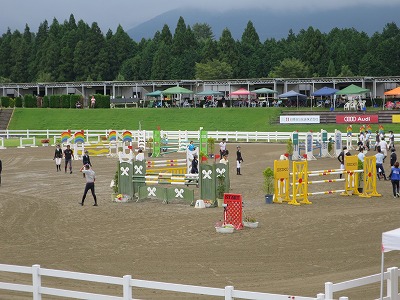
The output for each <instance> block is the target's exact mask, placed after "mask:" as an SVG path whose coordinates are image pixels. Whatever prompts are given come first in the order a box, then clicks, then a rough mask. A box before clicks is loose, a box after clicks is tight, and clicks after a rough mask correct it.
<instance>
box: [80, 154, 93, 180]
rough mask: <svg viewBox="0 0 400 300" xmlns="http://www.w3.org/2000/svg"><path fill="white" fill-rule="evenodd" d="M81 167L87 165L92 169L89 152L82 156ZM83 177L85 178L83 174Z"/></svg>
mask: <svg viewBox="0 0 400 300" xmlns="http://www.w3.org/2000/svg"><path fill="white" fill-rule="evenodd" d="M82 162H83V165H89V166H90V167H92V163H91V162H90V156H89V151H87V150H85V154H84V155H83V156H82ZM83 177H85V173H83Z"/></svg>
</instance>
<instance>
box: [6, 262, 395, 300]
mask: <svg viewBox="0 0 400 300" xmlns="http://www.w3.org/2000/svg"><path fill="white" fill-rule="evenodd" d="M2 272H3V273H4V272H8V273H17V274H29V275H31V276H32V285H27V284H18V283H10V282H0V290H9V291H17V292H24V293H30V294H32V296H33V297H32V299H33V300H41V299H42V295H50V296H58V297H68V298H70V299H93V300H132V299H136V298H133V294H134V293H133V290H134V289H133V288H135V287H136V288H145V289H154V290H162V291H169V292H177V293H187V294H196V295H208V296H216V297H224V299H225V300H232V299H234V298H236V299H250V300H251V299H254V300H256V299H259V300H287V299H291V300H333V299H334V298H333V296H334V295H333V294H334V293H338V292H341V291H345V290H348V289H352V288H356V287H362V286H365V285H369V284H374V283H378V282H380V280H381V274H374V275H371V276H366V277H361V278H357V279H353V280H349V281H343V282H338V283H332V282H327V283H325V294H324V293H319V294H318V295H317V296H316V297H315V298H313V297H302V296H293V295H278V294H270V293H259V292H249V291H241V290H235V289H234V287H233V286H226V287H225V288H212V287H203V286H194V285H184V284H174V283H165V282H157V281H147V280H139V279H132V276H131V275H125V276H123V277H111V276H103V275H94V274H87V273H78V272H69V271H60V270H53V269H45V268H41V267H40V266H39V265H33V266H32V267H24V266H15V265H5V264H0V278H1V277H2V276H1V275H2ZM44 276H47V277H52V278H62V279H72V280H79V281H85V282H95V283H103V284H112V285H117V286H120V287H121V294H122V296H112V295H101V294H94V293H87V292H81V291H73V290H64V289H59V288H51V287H44V286H42V277H44ZM7 278H9V276H8V277H7ZM9 280H10V279H9ZM384 280H385V281H386V283H387V284H386V296H384V297H383V300H397V299H399V294H398V284H399V269H398V268H397V267H393V268H389V269H387V271H386V272H385V273H384ZM13 281H14V282H15V281H16V280H13ZM377 294H379V291H377ZM348 299H349V298H348V297H345V296H341V297H340V298H339V300H348Z"/></svg>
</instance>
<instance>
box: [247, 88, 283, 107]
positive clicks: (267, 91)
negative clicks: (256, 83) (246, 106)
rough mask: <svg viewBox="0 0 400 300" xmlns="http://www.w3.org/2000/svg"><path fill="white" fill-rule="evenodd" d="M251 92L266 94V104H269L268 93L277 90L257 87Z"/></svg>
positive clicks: (273, 92) (274, 92)
mask: <svg viewBox="0 0 400 300" xmlns="http://www.w3.org/2000/svg"><path fill="white" fill-rule="evenodd" d="M251 92H252V93H256V94H265V95H267V100H266V106H269V99H268V95H269V94H278V92H277V91H275V90H271V89H267V88H261V89H257V90H254V91H251ZM264 99H265V98H264Z"/></svg>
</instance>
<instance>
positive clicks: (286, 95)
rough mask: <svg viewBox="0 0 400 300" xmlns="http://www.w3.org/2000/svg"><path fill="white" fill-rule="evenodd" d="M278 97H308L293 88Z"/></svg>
mask: <svg viewBox="0 0 400 300" xmlns="http://www.w3.org/2000/svg"><path fill="white" fill-rule="evenodd" d="M278 97H279V98H290V97H296V98H297V97H298V98H307V96H306V95H303V94H300V93H298V92H295V91H293V90H291V91H289V92H286V93H284V94H280V95H279V96H278Z"/></svg>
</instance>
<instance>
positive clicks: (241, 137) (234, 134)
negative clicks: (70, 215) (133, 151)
mask: <svg viewBox="0 0 400 300" xmlns="http://www.w3.org/2000/svg"><path fill="white" fill-rule="evenodd" d="M64 131H66V130H50V129H47V130H29V129H28V130H0V138H1V137H3V138H5V139H10V138H20V137H22V138H32V137H36V138H37V139H39V138H42V139H44V138H46V139H53V140H55V139H59V138H60V136H61V133H63V132H64ZM78 131H81V129H79V130H78V129H76V130H72V129H71V133H72V134H73V133H75V132H78ZM129 131H130V132H131V133H132V135H133V139H134V141H137V139H138V131H137V130H129ZM109 132H110V130H85V138H86V140H87V142H89V140H90V141H93V140H97V141H99V140H100V136H107V135H108V134H109ZM119 132H120V133H122V130H119ZM182 132H183V133H184V135H186V136H187V139H188V140H191V139H193V140H198V139H199V138H200V137H199V135H200V132H199V131H163V133H166V134H167V136H168V138H169V139H178V136H179V134H181V136H182ZM291 134H292V132H278V131H275V132H258V131H255V132H243V131H208V137H212V138H215V140H216V141H219V140H221V139H222V138H225V139H226V140H227V141H231V142H263V143H280V142H287V140H288V139H289V138H290V137H291ZM355 135H356V133H353V139H356V138H355ZM152 136H153V131H146V139H148V138H150V137H152ZM318 136H319V132H314V133H313V137H314V140H317V138H318ZM305 137H306V132H299V139H301V140H305ZM328 137H332V138H333V137H334V133H333V132H331V133H328ZM342 138H343V139H345V138H346V132H342ZM371 138H372V140H373V141H375V135H374V134H373V135H372V137H371ZM395 141H396V142H399V141H400V134H395Z"/></svg>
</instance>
